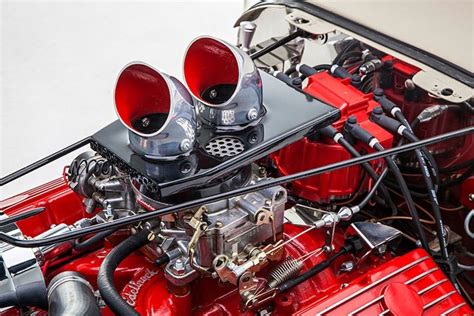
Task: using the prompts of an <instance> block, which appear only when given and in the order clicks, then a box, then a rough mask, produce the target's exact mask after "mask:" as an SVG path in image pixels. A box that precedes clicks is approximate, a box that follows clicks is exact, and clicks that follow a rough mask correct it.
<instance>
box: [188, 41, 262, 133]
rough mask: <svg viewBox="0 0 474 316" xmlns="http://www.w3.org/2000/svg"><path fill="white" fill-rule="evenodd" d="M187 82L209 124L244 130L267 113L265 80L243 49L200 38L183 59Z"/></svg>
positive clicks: (191, 45) (222, 42)
mask: <svg viewBox="0 0 474 316" xmlns="http://www.w3.org/2000/svg"><path fill="white" fill-rule="evenodd" d="M184 79H185V81H186V84H187V86H188V88H189V91H190V92H191V94H192V95H193V97H194V98H195V100H196V101H197V103H196V104H197V107H198V113H199V115H200V117H201V118H202V119H203V122H204V123H206V124H207V125H212V126H216V127H217V128H226V129H235V130H238V129H242V128H244V127H246V126H247V125H249V124H251V123H256V122H258V121H259V119H260V118H261V117H262V116H263V114H264V108H263V106H262V80H261V78H260V74H259V73H258V71H257V68H256V66H255V64H254V63H253V61H252V59H251V58H250V57H249V56H248V55H247V54H246V53H245V52H244V51H242V50H241V49H239V48H237V47H235V46H232V45H230V44H228V43H226V42H224V41H222V40H219V39H216V38H212V37H208V36H206V37H198V38H196V39H195V40H194V41H193V42H192V43H191V44H190V45H189V47H188V49H187V51H186V54H185V57H184Z"/></svg>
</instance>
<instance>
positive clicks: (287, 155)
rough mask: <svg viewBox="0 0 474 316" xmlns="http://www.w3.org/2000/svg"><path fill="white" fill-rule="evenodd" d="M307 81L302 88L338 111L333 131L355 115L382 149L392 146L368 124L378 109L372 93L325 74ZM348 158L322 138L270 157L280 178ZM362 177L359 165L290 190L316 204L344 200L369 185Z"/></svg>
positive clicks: (367, 149) (377, 165)
mask: <svg viewBox="0 0 474 316" xmlns="http://www.w3.org/2000/svg"><path fill="white" fill-rule="evenodd" d="M308 80H309V82H308V85H307V87H306V88H305V91H306V92H307V93H309V94H310V95H312V96H314V97H316V98H318V99H320V100H322V101H325V102H327V103H329V104H331V105H332V106H335V107H337V108H339V109H340V111H341V118H340V119H339V120H338V121H337V122H335V123H334V124H333V126H334V127H335V128H337V129H338V130H339V131H341V130H342V128H343V126H344V122H345V121H346V119H347V118H348V117H349V116H351V115H354V116H355V117H356V118H357V121H358V122H359V124H360V125H361V126H362V127H363V128H365V129H367V130H368V131H370V132H371V133H372V134H373V135H374V136H375V137H377V138H378V139H379V141H380V143H381V144H382V145H383V146H384V147H385V148H390V147H392V142H393V136H392V135H391V134H390V133H388V132H387V131H385V130H384V129H382V128H381V127H379V126H378V125H376V124H374V123H372V122H371V121H369V115H370V113H371V112H372V110H373V109H374V108H375V107H377V106H378V103H377V102H376V101H374V100H373V98H372V94H364V93H363V92H361V91H359V90H358V89H356V88H355V87H353V86H352V85H351V83H350V79H338V78H334V77H333V76H331V75H330V74H329V73H328V72H325V71H324V72H319V73H316V74H314V75H312V76H310V77H309V78H308ZM355 146H356V148H357V149H359V150H360V149H363V150H364V151H365V152H372V149H371V148H370V147H368V146H366V145H363V144H360V143H356V145H355ZM303 157H304V158H303ZM350 158H351V156H350V154H349V153H347V151H346V150H345V149H344V148H343V147H342V146H341V145H339V144H336V143H334V141H332V140H330V139H325V138H321V139H318V140H311V139H309V138H304V139H303V140H301V141H298V142H296V143H294V144H291V145H289V146H287V147H285V148H283V149H281V150H280V151H278V152H277V153H276V154H274V155H273V159H274V163H275V166H276V167H277V169H278V171H279V172H280V173H281V174H283V175H288V174H292V173H296V172H299V171H303V170H308V169H311V168H317V167H320V166H324V165H327V164H330V163H335V162H338V161H342V160H346V159H350ZM372 165H373V166H374V168H375V169H376V170H377V169H379V168H380V167H381V166H383V161H382V160H377V161H375V162H372ZM362 175H363V172H362V169H361V167H360V166H352V167H349V168H344V169H340V170H336V171H333V172H328V173H324V174H321V175H317V176H314V177H311V178H307V179H304V180H301V181H295V182H294V183H293V186H292V191H293V193H295V194H296V195H297V196H299V197H302V198H304V199H306V200H309V201H314V202H318V203H327V202H330V201H334V200H340V199H345V198H348V197H350V196H351V195H353V194H354V193H355V192H356V191H357V190H358V189H359V187H360V190H361V191H365V190H366V189H367V187H368V185H369V183H370V182H369V181H367V180H365V179H361V178H362ZM361 182H363V183H361Z"/></svg>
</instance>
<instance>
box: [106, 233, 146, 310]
mask: <svg viewBox="0 0 474 316" xmlns="http://www.w3.org/2000/svg"><path fill="white" fill-rule="evenodd" d="M150 233H151V232H150V231H149V230H147V229H144V230H142V231H140V232H138V233H137V234H135V235H132V236H130V237H128V238H127V239H125V240H124V241H122V242H121V243H120V244H118V245H117V246H116V247H115V248H114V249H112V251H111V252H110V253H109V254H108V255H107V256H106V257H105V259H104V261H103V262H102V264H101V265H100V268H99V274H98V276H97V285H98V287H99V292H100V295H101V296H102V299H103V300H104V301H105V303H106V304H107V306H109V307H110V309H111V310H112V312H114V314H116V315H139V314H138V313H137V311H136V310H135V309H134V308H133V307H132V306H130V305H128V304H127V302H126V301H125V300H124V299H123V298H122V297H121V296H120V294H119V293H118V291H117V288H116V287H115V284H114V272H115V269H116V268H117V267H118V265H119V264H120V262H122V260H124V259H125V258H126V257H127V256H128V255H130V254H131V253H132V252H134V251H135V250H138V249H140V248H141V247H143V246H144V245H146V244H147V243H148V242H149V241H150V240H149V239H148V237H149V235H150Z"/></svg>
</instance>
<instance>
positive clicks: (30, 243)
mask: <svg viewBox="0 0 474 316" xmlns="http://www.w3.org/2000/svg"><path fill="white" fill-rule="evenodd" d="M471 133H474V126H471V127H467V128H463V129H460V130H457V131H452V132H449V133H445V134H441V135H437V136H434V137H431V138H427V139H423V140H420V141H418V142H413V143H409V144H405V145H403V146H400V147H396V148H390V149H386V150H383V151H379V152H374V153H371V154H367V155H364V156H360V157H356V158H352V159H348V160H344V161H340V162H336V163H333V164H329V165H326V166H322V167H319V168H314V169H310V170H305V171H302V172H298V173H295V174H292V175H288V176H284V177H279V178H274V179H269V180H266V181H262V182H259V183H257V184H254V185H251V186H247V187H243V188H240V189H237V190H233V191H229V192H223V193H219V194H216V195H213V196H209V197H205V198H200V199H197V200H193V201H188V202H184V203H181V204H177V205H173V206H169V207H165V208H162V209H156V210H153V211H150V212H146V213H142V214H137V215H134V216H130V217H124V218H120V219H117V220H115V221H113V222H110V223H103V224H97V225H94V226H89V227H86V228H82V229H78V230H75V231H72V232H68V233H65V234H63V235H60V236H54V237H47V238H41V239H35V240H22V239H17V238H13V237H11V236H9V235H7V234H5V233H0V241H4V242H6V243H8V244H12V245H14V246H17V247H24V248H31V247H39V246H46V245H51V244H55V243H58V242H64V241H68V240H71V239H75V238H78V237H81V236H84V235H87V234H91V233H97V232H100V231H102V230H106V229H113V228H120V227H124V226H127V225H130V224H134V223H137V222H141V221H146V220H149V219H152V218H155V217H158V216H163V215H167V214H170V213H174V212H177V211H182V210H185V209H189V208H193V207H197V206H200V205H203V204H207V203H212V202H215V201H219V200H222V199H227V198H230V197H234V196H239V195H242V194H247V193H250V192H253V191H257V190H262V189H266V188H269V187H273V186H276V185H282V184H285V183H288V182H292V181H295V180H300V179H303V178H307V177H311V176H314V175H318V174H321V173H325V172H329V171H334V170H338V169H341V168H346V167H350V166H353V165H358V164H362V163H364V162H368V161H371V160H374V159H379V158H383V157H386V156H391V155H394V154H399V153H401V152H406V151H410V150H414V149H416V148H420V147H424V146H427V145H431V144H434V143H438V142H441V141H445V140H448V139H451V138H455V137H459V136H463V135H467V134H471Z"/></svg>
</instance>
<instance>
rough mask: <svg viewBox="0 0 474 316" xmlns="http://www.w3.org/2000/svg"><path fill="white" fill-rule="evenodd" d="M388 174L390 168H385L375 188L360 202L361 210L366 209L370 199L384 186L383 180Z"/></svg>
mask: <svg viewBox="0 0 474 316" xmlns="http://www.w3.org/2000/svg"><path fill="white" fill-rule="evenodd" d="M387 173H388V168H385V169H384V170H383V171H382V173H381V174H380V177H378V179H377V180H376V181H375V184H374V186H373V187H372V189H371V190H370V191H369V193H368V194H367V195H366V196H365V198H364V199H363V200H362V201H360V203H359V204H358V205H357V206H358V208H359V209H362V208H364V207H365V206H366V205H367V203H369V201H370V199H371V198H372V197H373V196H374V194H375V191H377V189H378V188H379V186H380V185H381V184H382V181H383V179H384V178H385V176H386V175H387ZM395 214H396V213H395Z"/></svg>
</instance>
